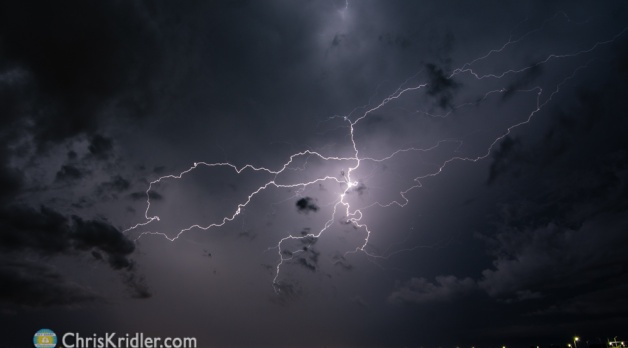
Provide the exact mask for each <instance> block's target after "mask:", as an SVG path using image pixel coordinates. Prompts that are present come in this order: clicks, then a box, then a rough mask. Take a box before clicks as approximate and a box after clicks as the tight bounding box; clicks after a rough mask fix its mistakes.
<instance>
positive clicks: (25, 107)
mask: <svg viewBox="0 0 628 348" xmlns="http://www.w3.org/2000/svg"><path fill="white" fill-rule="evenodd" d="M157 47H158V42H157V41H156V39H155V32H154V28H152V27H151V20H150V18H149V15H148V10H147V9H146V8H144V7H143V4H141V3H115V2H99V3H85V2H82V1H72V0H69V1H62V2H55V3H51V2H45V1H30V0H27V1H4V2H2V4H0V51H1V52H2V55H1V57H0V74H2V77H3V78H2V80H1V81H0V113H2V115H3V116H2V118H1V120H0V127H1V129H2V130H1V131H0V143H1V144H2V145H1V146H0V197H1V198H2V201H1V205H0V225H2V227H3V229H2V232H0V234H1V236H0V248H2V249H3V250H4V251H5V252H7V253H11V254H18V253H22V252H34V253H37V254H42V255H46V256H54V255H66V254H76V253H79V252H81V251H85V252H92V253H93V255H94V257H95V258H96V259H105V260H106V262H108V264H109V265H110V266H111V267H112V268H114V269H124V270H127V271H125V272H128V270H130V269H131V268H132V262H131V260H130V259H129V258H128V257H129V255H130V254H131V253H132V252H133V250H134V244H133V243H132V242H131V241H130V240H128V239H127V238H126V237H125V236H124V235H123V234H122V233H121V232H120V231H119V230H118V229H117V228H115V227H113V226H112V225H110V224H109V223H107V222H103V221H99V220H87V219H83V218H80V217H78V216H70V214H69V213H66V212H63V211H62V210H58V209H56V208H55V207H53V206H49V205H48V204H49V203H46V204H43V202H38V201H37V199H36V198H30V199H29V200H28V201H27V202H28V204H30V205H32V206H41V208H38V209H36V208H32V207H29V206H28V204H27V203H26V202H23V203H19V204H17V203H16V202H17V201H20V199H21V197H22V195H23V194H24V193H25V192H26V190H28V189H29V187H27V185H29V183H28V182H27V179H29V178H30V177H31V176H33V175H36V174H37V172H36V171H35V170H32V167H33V166H34V165H38V164H39V163H42V161H41V156H44V159H46V158H45V156H49V155H50V153H51V149H54V148H55V146H66V144H72V142H80V141H83V140H86V141H87V149H86V150H87V151H88V152H87V156H88V158H87V157H86V158H84V159H83V160H81V162H78V163H77V162H76V161H77V159H78V154H77V152H76V151H75V150H74V149H71V150H70V151H68V152H67V154H68V156H67V159H68V160H69V161H70V162H68V163H65V164H63V165H61V167H60V168H59V169H56V171H57V173H56V175H55V177H54V178H55V181H56V182H63V183H73V182H74V181H77V180H81V181H85V180H88V179H89V178H90V177H91V175H93V174H94V173H95V172H96V171H95V170H94V165H95V163H94V161H93V160H94V159H95V160H97V161H105V162H106V161H111V160H113V157H114V151H115V147H114V140H113V139H112V138H110V137H109V136H107V135H106V134H107V130H104V128H103V127H104V126H105V125H107V124H109V123H110V122H112V121H114V120H123V119H137V118H140V117H143V116H144V115H146V114H147V113H149V112H150V110H152V109H153V107H154V105H155V104H154V102H153V101H154V100H155V99H154V98H153V94H154V93H155V92H156V91H157V87H156V84H155V81H156V80H155V77H156V76H157V75H158V72H159V67H160V64H161V58H160V57H161V56H162V55H160V54H157V52H158V50H157ZM15 144H19V145H20V146H15ZM68 146H69V145H68ZM29 157H31V161H30V162H27V163H31V165H27V166H26V167H24V168H16V167H14V164H13V163H14V161H13V159H15V158H29ZM44 163H45V162H44ZM41 169H44V170H50V169H49V168H41ZM41 169H40V170H41ZM20 171H23V172H24V173H23V174H22V176H20V175H19V174H18V173H19V172H20ZM53 173H54V172H53ZM37 179H38V180H39V178H37ZM127 189H129V182H128V181H127V180H126V179H123V178H122V177H121V176H113V178H112V180H111V181H110V182H105V183H103V184H102V185H100V186H99V187H98V188H97V189H96V191H97V193H103V192H105V191H114V192H122V191H126V190H127ZM43 190H44V191H45V189H43ZM59 198H63V199H66V200H70V201H73V202H72V204H71V206H72V207H74V208H85V207H89V206H91V205H89V204H84V203H85V202H86V199H85V197H59ZM55 199H56V198H55ZM17 257H18V259H19V256H17ZM18 268H19V267H18ZM18 268H16V267H13V268H11V269H18ZM31 268H33V269H35V272H33V273H31V276H30V277H29V278H24V277H19V276H18V275H19V274H21V271H20V272H17V271H16V272H13V273H11V274H13V275H14V276H15V277H14V278H13V280H14V281H15V282H23V283H24V284H27V283H29V282H31V281H32V282H35V281H37V277H40V278H41V279H40V280H41V282H42V283H48V280H50V279H51V278H52V277H58V278H59V279H58V283H59V286H58V287H56V288H55V289H57V290H58V291H57V293H58V292H60V291H63V290H64V289H66V290H67V291H68V296H69V297H63V296H61V295H58V298H59V300H58V301H57V303H58V304H66V302H67V301H65V299H82V298H89V297H85V296H74V295H72V294H73V293H75V292H76V289H73V288H72V287H70V286H66V285H67V284H68V280H65V279H62V276H61V275H58V276H53V275H52V273H50V272H47V271H45V269H44V268H37V267H35V266H33V267H31ZM7 272H8V271H7ZM4 274H9V273H6V272H5V273H4ZM133 281H134V280H133V279H131V280H129V281H126V282H127V284H131V283H133ZM136 292H138V291H136ZM139 292H142V291H139ZM26 293H27V294H28V292H26ZM7 296H9V295H7ZM140 297H144V296H140ZM33 301H34V302H33V303H35V304H36V303H37V302H36V299H33ZM68 301H69V300H68Z"/></svg>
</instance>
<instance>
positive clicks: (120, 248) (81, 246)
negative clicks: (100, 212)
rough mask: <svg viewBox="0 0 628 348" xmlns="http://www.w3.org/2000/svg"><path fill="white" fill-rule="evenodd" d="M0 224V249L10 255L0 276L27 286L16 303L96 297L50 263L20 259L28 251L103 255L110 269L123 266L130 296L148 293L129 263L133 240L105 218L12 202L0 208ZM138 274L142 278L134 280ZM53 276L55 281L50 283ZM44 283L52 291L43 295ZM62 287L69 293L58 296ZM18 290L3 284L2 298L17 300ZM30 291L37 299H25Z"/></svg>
mask: <svg viewBox="0 0 628 348" xmlns="http://www.w3.org/2000/svg"><path fill="white" fill-rule="evenodd" d="M0 228H1V230H0V250H2V251H3V253H4V256H5V257H7V258H9V257H11V258H12V259H13V260H14V261H13V262H14V263H11V264H7V265H6V266H5V268H4V269H3V272H2V274H1V276H2V279H1V280H2V282H3V283H6V284H8V285H11V286H13V285H15V286H16V287H20V286H23V287H25V289H24V292H23V293H21V295H20V297H19V301H18V302H19V303H22V302H28V301H29V300H30V301H31V302H29V305H31V306H37V305H38V304H42V305H52V304H55V305H66V304H69V302H70V301H72V300H77V301H78V300H92V299H94V298H95V295H89V296H88V295H86V294H85V293H84V292H82V291H80V289H81V288H80V287H79V286H78V285H70V284H71V283H70V282H69V281H68V280H66V279H65V278H64V277H63V276H62V275H60V274H57V273H55V272H53V271H52V270H51V269H49V268H48V267H45V266H40V265H37V264H35V263H34V262H30V261H29V262H26V261H20V260H21V258H22V257H21V256H20V255H23V254H27V253H34V254H38V255H42V256H44V257H52V256H57V255H75V254H77V253H80V252H89V253H90V254H91V255H92V256H93V257H94V258H95V259H96V260H105V261H106V262H107V263H108V264H109V266H110V267H111V268H112V269H114V270H124V271H125V272H126V273H125V274H126V275H125V277H126V278H125V284H127V285H128V287H129V289H131V290H132V293H133V294H134V296H138V297H142V298H145V297H147V296H148V295H147V294H149V292H148V290H147V288H146V286H145V284H144V283H143V280H142V279H140V278H139V276H137V275H136V274H135V273H134V270H133V262H132V261H131V260H130V259H129V256H130V254H131V253H133V251H134V250H135V244H134V243H133V242H132V241H130V240H129V239H127V238H126V237H125V236H124V235H123V234H122V233H121V232H120V231H119V230H118V229H117V228H115V227H113V226H111V225H110V224H108V223H106V222H103V221H96V220H84V219H82V218H80V217H77V216H72V217H71V218H67V217H65V216H64V215H62V214H60V213H58V212H56V211H54V210H51V209H49V208H46V207H41V208H40V209H39V210H36V209H33V208H30V207H22V206H11V207H3V208H2V209H1V210H0ZM103 254H104V255H105V256H103ZM28 270H31V271H28ZM138 279H139V280H141V282H139V283H136V282H135V281H136V280H138ZM53 281H54V282H56V283H57V284H49V283H51V282H53ZM47 287H50V288H51V289H52V290H53V291H52V292H51V293H50V294H49V295H48V296H41V295H42V293H43V292H45V291H46V290H45V289H46V288H47ZM64 290H67V291H68V293H67V294H65V295H61V294H60V293H61V292H63V291H64ZM16 291H17V290H16V289H14V288H10V289H9V288H7V290H6V292H4V293H3V298H2V299H1V300H3V301H7V302H15V300H16V297H15V296H16V294H15V292H16ZM135 294H139V295H135ZM31 295H32V296H35V297H38V296H40V297H41V298H35V297H33V298H29V296H31Z"/></svg>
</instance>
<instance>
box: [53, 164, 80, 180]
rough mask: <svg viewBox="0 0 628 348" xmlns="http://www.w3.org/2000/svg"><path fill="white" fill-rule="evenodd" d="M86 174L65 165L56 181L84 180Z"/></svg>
mask: <svg viewBox="0 0 628 348" xmlns="http://www.w3.org/2000/svg"><path fill="white" fill-rule="evenodd" d="M84 175H85V174H84V173H83V172H82V171H81V170H80V169H78V168H77V167H76V166H73V165H70V164H64V165H63V166H61V169H59V171H58V172H57V175H56V181H59V182H61V181H72V180H78V179H80V178H82V177H83V176H84Z"/></svg>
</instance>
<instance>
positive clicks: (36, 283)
mask: <svg viewBox="0 0 628 348" xmlns="http://www.w3.org/2000/svg"><path fill="white" fill-rule="evenodd" d="M0 261H1V262H0V280H1V281H2V287H0V302H2V303H3V304H5V305H7V304H11V305H18V306H27V307H49V306H58V305H67V306H72V305H75V304H77V303H83V302H93V301H100V300H101V297H100V296H99V295H97V294H96V293H94V292H92V291H90V290H88V289H86V288H83V287H81V286H79V285H77V284H75V283H72V282H70V281H68V280H67V279H66V278H65V277H64V276H63V275H61V274H59V273H58V272H57V271H56V270H55V269H53V268H51V267H49V266H47V265H44V264H40V263H35V262H29V261H16V260H10V259H9V258H7V257H6V255H5V256H3V257H2V259H0Z"/></svg>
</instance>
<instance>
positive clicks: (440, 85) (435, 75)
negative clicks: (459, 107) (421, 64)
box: [425, 63, 460, 109]
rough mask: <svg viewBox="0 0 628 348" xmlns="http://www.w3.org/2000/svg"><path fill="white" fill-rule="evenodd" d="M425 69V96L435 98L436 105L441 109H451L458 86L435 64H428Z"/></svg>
mask: <svg viewBox="0 0 628 348" xmlns="http://www.w3.org/2000/svg"><path fill="white" fill-rule="evenodd" d="M425 67H426V69H427V75H428V79H429V82H428V85H427V94H428V95H429V96H432V97H434V98H436V100H437V104H438V106H440V107H441V108H443V109H444V108H450V107H452V105H451V101H452V99H453V97H454V95H453V93H454V92H455V91H456V89H458V87H459V86H460V85H459V84H458V83H457V82H456V81H454V80H453V78H450V77H449V76H447V75H446V72H445V71H444V70H443V68H441V67H438V66H436V64H433V63H429V64H426V65H425Z"/></svg>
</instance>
